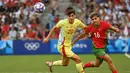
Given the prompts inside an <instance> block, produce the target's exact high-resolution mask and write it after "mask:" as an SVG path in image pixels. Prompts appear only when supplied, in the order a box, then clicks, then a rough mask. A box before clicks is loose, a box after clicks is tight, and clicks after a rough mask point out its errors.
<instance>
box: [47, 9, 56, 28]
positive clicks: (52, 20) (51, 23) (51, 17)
mask: <svg viewBox="0 0 130 73" xmlns="http://www.w3.org/2000/svg"><path fill="white" fill-rule="evenodd" d="M48 19H49V29H51V28H52V27H53V26H54V25H55V10H52V11H51V13H49V14H48Z"/></svg>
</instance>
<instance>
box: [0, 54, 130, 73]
mask: <svg viewBox="0 0 130 73" xmlns="http://www.w3.org/2000/svg"><path fill="white" fill-rule="evenodd" d="M79 56H80V58H81V60H82V61H83V62H84V63H86V62H89V61H92V60H94V59H95V56H94V55H92V54H83V55H82V54H79ZM110 56H111V57H112V59H113V63H114V64H115V66H116V68H117V70H118V72H119V73H130V59H129V58H127V57H126V56H125V55H124V54H110ZM59 59H61V56H60V55H8V56H0V73H50V72H49V71H48V68H47V66H46V65H45V62H46V61H47V60H49V61H55V60H59ZM53 71H54V72H53V73H77V70H76V67H75V63H74V62H73V61H72V60H70V63H69V65H68V67H62V66H55V67H53ZM85 73H111V71H110V70H109V68H108V66H107V63H106V62H103V64H102V65H101V66H100V67H99V68H87V69H85Z"/></svg>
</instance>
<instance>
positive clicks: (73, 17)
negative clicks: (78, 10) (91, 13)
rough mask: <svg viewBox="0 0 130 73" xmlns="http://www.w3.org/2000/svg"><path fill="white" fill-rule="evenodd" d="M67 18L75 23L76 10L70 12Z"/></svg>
mask: <svg viewBox="0 0 130 73" xmlns="http://www.w3.org/2000/svg"><path fill="white" fill-rule="evenodd" d="M67 16H68V19H69V22H73V21H74V19H75V10H74V9H70V10H68V11H67Z"/></svg>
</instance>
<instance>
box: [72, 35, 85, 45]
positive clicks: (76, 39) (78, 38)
mask: <svg viewBox="0 0 130 73" xmlns="http://www.w3.org/2000/svg"><path fill="white" fill-rule="evenodd" d="M85 35H86V34H85V33H82V34H80V35H79V36H77V37H76V38H75V39H74V41H73V42H72V45H74V44H75V43H76V42H77V41H78V40H80V39H81V38H83V37H85Z"/></svg>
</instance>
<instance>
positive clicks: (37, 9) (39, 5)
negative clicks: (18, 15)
mask: <svg viewBox="0 0 130 73" xmlns="http://www.w3.org/2000/svg"><path fill="white" fill-rule="evenodd" d="M34 11H35V12H37V13H43V12H44V11H45V5H44V4H43V3H41V2H37V3H36V4H35V5H34Z"/></svg>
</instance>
